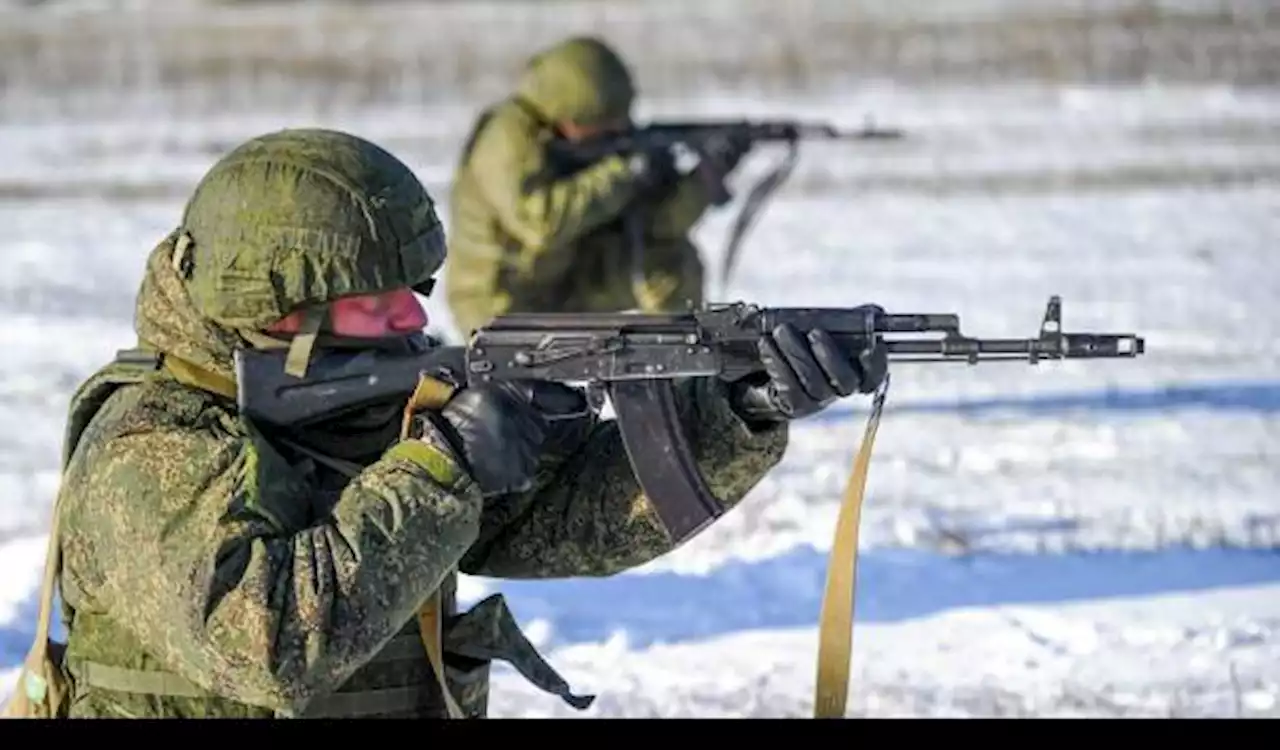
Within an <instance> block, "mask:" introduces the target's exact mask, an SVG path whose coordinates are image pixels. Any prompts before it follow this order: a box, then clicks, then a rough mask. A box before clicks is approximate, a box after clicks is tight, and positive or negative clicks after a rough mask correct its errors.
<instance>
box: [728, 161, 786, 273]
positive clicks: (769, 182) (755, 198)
mask: <svg viewBox="0 0 1280 750" xmlns="http://www.w3.org/2000/svg"><path fill="white" fill-rule="evenodd" d="M787 147H788V150H787V156H786V158H784V159H783V160H782V161H781V162H780V163H779V164H778V165H777V166H776V167H774V168H773V170H772V171H771V172H769V173H768V174H766V175H765V176H764V177H762V178H760V181H759V182H757V183H756V184H755V185H753V186H752V187H751V190H750V191H748V193H747V199H746V200H745V201H743V203H742V210H741V211H739V212H738V215H737V217H735V218H734V221H733V227H732V228H731V229H730V230H729V241H728V242H727V243H726V244H725V249H724V254H723V255H721V256H720V294H721V295H724V294H725V293H726V290H727V289H728V287H729V275H730V274H732V273H733V267H734V263H735V262H736V261H737V258H738V250H739V248H740V247H741V246H742V240H743V238H744V237H745V236H746V234H747V231H748V230H749V229H751V225H752V224H754V223H755V220H756V219H757V218H758V217H759V216H760V211H761V209H762V208H763V206H764V202H765V201H766V200H768V198H769V196H770V195H772V194H773V192H774V191H775V190H777V189H778V188H779V187H781V186H782V183H783V182H786V180H787V178H788V177H790V176H791V172H792V170H794V169H795V166H796V162H797V161H798V159H799V156H800V143H799V142H798V141H788V142H787Z"/></svg>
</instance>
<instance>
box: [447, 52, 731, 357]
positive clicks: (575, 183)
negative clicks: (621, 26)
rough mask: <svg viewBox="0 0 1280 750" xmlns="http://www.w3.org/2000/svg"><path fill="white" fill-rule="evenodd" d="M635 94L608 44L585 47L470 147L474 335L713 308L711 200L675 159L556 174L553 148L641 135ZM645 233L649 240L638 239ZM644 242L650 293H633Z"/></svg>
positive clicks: (637, 289) (453, 269) (536, 79)
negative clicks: (624, 130)
mask: <svg viewBox="0 0 1280 750" xmlns="http://www.w3.org/2000/svg"><path fill="white" fill-rule="evenodd" d="M634 99H635V86H634V84H633V81H632V77H631V74H630V73H629V71H628V70H627V67H626V65H625V64H624V63H623V61H622V60H621V59H620V58H619V57H618V55H617V54H616V53H615V52H614V51H613V50H611V49H610V48H609V47H608V46H607V45H605V44H604V43H603V42H601V41H599V40H597V39H594V38H590V37H574V38H570V39H567V40H565V41H563V42H561V43H560V44H558V45H555V46H553V47H551V48H550V49H548V50H545V51H544V52H542V53H541V54H539V55H536V56H535V57H534V58H533V59H532V60H531V61H530V62H529V64H528V65H527V67H526V69H525V71H524V73H523V75H522V77H521V79H520V81H519V83H518V85H517V87H516V92H515V93H514V95H513V96H511V97H510V98H509V99H507V100H505V101H502V102H500V103H498V104H497V105H495V106H493V107H491V108H490V109H488V110H487V111H485V112H484V113H483V114H482V115H481V116H480V118H479V120H478V122H477V123H476V125H475V127H474V129H473V131H472V134H471V136H470V138H468V141H467V143H466V145H465V146H464V148H463V153H462V158H461V161H460V164H459V167H458V170H457V173H456V175H455V177H454V183H453V191H452V195H451V196H450V206H449V209H450V223H449V262H448V263H447V264H446V266H445V294H446V297H447V300H448V303H449V309H450V312H451V313H452V315H453V318H454V323H455V324H456V325H457V327H458V329H459V331H460V332H461V333H462V334H463V335H464V336H465V335H467V334H469V333H470V332H471V331H473V330H475V329H476V328H477V327H479V326H481V325H483V324H484V323H486V322H487V321H488V320H490V319H491V318H492V317H494V316H496V315H501V314H503V313H507V312H549V311H563V312H604V311H611V310H626V309H638V310H643V311H646V312H660V311H667V310H675V309H685V308H686V307H687V306H688V305H689V304H692V305H695V306H697V305H701V304H702V301H703V285H704V270H703V263H702V259H701V258H700V257H699V254H698V249H697V248H696V247H695V246H694V244H693V242H692V241H691V240H690V238H689V233H690V231H691V230H692V228H693V227H694V225H695V224H696V223H697V222H698V220H699V219H700V218H701V217H702V215H703V213H704V212H705V211H706V210H707V208H708V206H709V205H710V201H711V197H712V195H711V192H710V191H709V190H708V186H707V184H706V183H705V182H704V181H703V180H702V179H701V178H699V177H697V176H696V175H693V174H687V175H685V174H680V173H678V172H677V171H676V169H675V165H674V161H673V159H672V157H671V155H670V154H667V153H656V154H637V155H634V157H632V158H628V157H624V156H613V157H609V158H606V159H603V160H601V161H599V162H596V163H594V164H592V165H589V166H586V167H583V168H580V169H579V168H577V166H576V165H563V164H556V163H552V161H551V160H550V159H549V157H548V155H547V153H546V145H547V143H548V142H549V141H550V140H551V139H553V138H569V139H575V140H576V139H580V138H584V137H589V136H591V135H594V134H597V133H600V132H607V131H609V130H612V129H616V128H618V127H623V126H626V125H629V124H630V121H631V108H632V103H633V100H634ZM750 147H751V144H750V142H740V141H738V140H736V139H734V138H726V139H725V140H724V141H723V142H722V143H713V144H712V145H711V147H710V148H709V149H708V157H709V158H713V159H715V161H716V162H717V163H718V165H719V167H720V168H721V171H723V172H724V173H725V174H728V173H729V172H731V171H732V170H733V169H734V168H735V167H736V166H737V164H738V163H739V162H740V160H741V159H742V157H743V156H744V155H745V154H746V153H747V151H748V150H749V149H750ZM627 221H635V222H636V224H635V225H634V227H635V228H636V229H638V230H639V231H638V233H637V235H632V234H630V233H629V232H628V229H629V227H628V226H627V224H626V222H627ZM633 238H638V239H639V241H640V243H641V244H642V247H643V251H642V253H641V257H642V259H643V260H642V268H643V281H642V283H640V284H635V283H633V276H632V256H631V253H632V252H633V250H632V245H631V242H632V241H633Z"/></svg>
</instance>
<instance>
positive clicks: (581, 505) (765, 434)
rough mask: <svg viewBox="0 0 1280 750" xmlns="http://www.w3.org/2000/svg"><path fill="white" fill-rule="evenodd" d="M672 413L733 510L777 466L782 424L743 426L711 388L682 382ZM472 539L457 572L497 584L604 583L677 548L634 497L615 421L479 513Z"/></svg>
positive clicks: (636, 491)
mask: <svg viewBox="0 0 1280 750" xmlns="http://www.w3.org/2000/svg"><path fill="white" fill-rule="evenodd" d="M680 392H681V396H680V408H681V413H682V414H683V415H684V419H683V421H684V423H685V429H686V431H687V432H688V434H689V437H690V442H691V444H692V447H693V450H694V454H695V457H696V459H697V464H698V468H699V470H700V471H701V472H702V475H703V477H705V478H706V480H707V483H708V486H709V487H710V488H711V490H712V492H714V493H715V495H716V497H717V498H719V499H720V500H721V502H723V503H725V504H726V505H728V506H733V505H736V504H737V503H738V502H739V501H741V500H742V498H743V497H744V496H745V495H746V494H747V492H748V491H750V490H751V488H752V487H754V486H755V485H756V484H757V483H758V482H759V481H760V479H761V478H763V477H764V475H765V474H766V473H767V472H768V471H769V470H770V469H772V468H773V467H774V466H775V465H776V464H777V463H778V461H779V460H781V458H782V455H783V452H784V450H785V449H786V445H787V438H788V427H787V425H786V424H785V423H781V424H776V425H773V426H770V427H764V428H759V427H750V426H748V425H747V424H746V423H745V422H743V421H742V419H740V418H739V417H738V416H737V415H736V414H734V413H733V411H732V410H731V409H730V407H729V403H728V400H727V399H726V398H725V397H724V395H723V389H722V386H721V384H720V383H719V381H716V380H714V379H699V380H693V381H687V382H685V383H682V384H681V390H680ZM481 527H482V530H481V536H480V540H479V541H478V542H477V543H476V545H475V546H474V547H473V548H472V549H471V551H469V552H468V553H467V555H466V556H465V557H464V558H463V560H462V563H461V564H460V569H461V570H462V571H463V572H465V573H468V574H471V575H482V576H494V577H501V578H555V577H563V576H607V575H612V574H614V573H618V572H621V571H623V570H626V569H629V568H633V567H636V566H638V565H642V564H644V563H646V562H648V561H650V560H653V559H654V558H656V557H659V556H660V555H663V554H665V553H666V552H669V551H670V550H672V549H673V548H674V547H675V546H676V540H673V539H672V538H671V537H670V536H669V535H668V534H667V532H666V531H665V529H664V528H663V526H662V524H661V523H660V521H659V520H658V518H657V516H656V515H655V513H654V510H653V506H652V505H650V503H649V501H648V499H647V498H646V497H645V495H644V493H643V492H642V491H641V490H640V487H639V485H638V484H637V482H636V479H635V476H634V473H633V472H632V469H631V465H630V462H629V461H628V459H627V455H626V449H625V447H624V446H623V443H622V437H621V434H620V433H619V431H618V425H617V422H616V421H614V420H609V421H605V422H601V423H599V424H597V425H596V426H595V427H594V429H593V432H592V434H591V435H590V436H589V437H588V438H587V440H586V441H585V442H584V443H583V444H582V447H581V448H580V449H578V450H577V451H575V452H574V453H572V455H571V456H570V457H569V458H568V460H567V461H566V462H564V463H563V464H562V465H561V466H560V467H559V469H558V470H557V471H556V472H555V473H554V475H553V476H551V477H549V478H548V481H546V482H544V483H543V485H542V489H540V490H539V491H535V492H533V493H530V494H528V495H527V496H524V497H521V498H511V499H510V500H509V501H508V499H506V498H504V499H503V501H501V502H497V503H494V504H493V505H492V506H491V507H489V508H486V511H485V514H484V516H483V518H482V521H481Z"/></svg>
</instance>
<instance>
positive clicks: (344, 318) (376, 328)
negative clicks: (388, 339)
mask: <svg viewBox="0 0 1280 750" xmlns="http://www.w3.org/2000/svg"><path fill="white" fill-rule="evenodd" d="M302 318H303V313H302V311H301V310H298V311H295V312H293V313H290V314H289V315H287V316H285V317H283V318H281V319H280V320H279V321H277V322H275V323H273V324H272V325H271V326H269V327H268V328H267V330H268V331H269V332H272V333H284V334H293V333H297V332H298V330H299V329H300V328H301V326H302ZM426 325H427V311H426V310H424V309H422V305H421V304H420V303H419V302H418V298H417V297H416V296H415V295H414V293H413V291H412V290H410V289H395V290H392V291H389V292H382V293H380V294H358V295H353V296H351V297H341V298H339V299H336V300H334V301H333V302H332V303H330V305H329V329H330V331H331V332H332V333H333V334H334V335H337V336H350V337H353V338H379V337H382V336H399V335H403V334H406V333H414V332H416V331H420V330H422V329H423V328H425V327H426Z"/></svg>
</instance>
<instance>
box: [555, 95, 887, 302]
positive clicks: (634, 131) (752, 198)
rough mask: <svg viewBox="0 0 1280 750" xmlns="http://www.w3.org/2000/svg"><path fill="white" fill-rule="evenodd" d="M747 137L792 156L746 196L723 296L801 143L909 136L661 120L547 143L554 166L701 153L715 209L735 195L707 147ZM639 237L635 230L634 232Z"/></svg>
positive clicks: (780, 123) (637, 256) (636, 262)
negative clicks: (741, 249) (678, 152)
mask: <svg viewBox="0 0 1280 750" xmlns="http://www.w3.org/2000/svg"><path fill="white" fill-rule="evenodd" d="M725 135H728V136H731V137H737V138H742V139H745V140H747V141H750V142H751V143H753V144H755V143H785V144H786V145H787V155H786V157H785V158H784V159H783V161H781V162H780V163H779V164H778V165H777V166H776V167H774V168H773V170H772V171H771V172H769V173H768V174H766V175H765V176H764V177H762V178H761V179H760V181H759V182H757V183H756V184H755V185H754V186H753V187H752V188H751V190H750V191H749V192H748V193H747V198H746V200H745V201H743V205H742V210H741V211H740V212H739V213H738V216H737V217H736V218H735V219H734V222H733V227H732V228H731V229H730V231H729V240H728V243H727V246H726V248H725V251H724V254H723V256H722V257H721V261H720V272H719V277H720V280H719V284H720V289H721V290H722V291H723V290H725V288H726V285H727V284H728V283H729V275H730V274H731V273H732V271H733V266H734V264H735V262H736V260H737V256H738V249H739V247H740V245H741V243H742V239H743V237H744V236H746V233H747V231H748V230H749V229H750V228H751V224H752V223H754V221H755V220H756V219H757V218H758V217H759V213H760V210H761V208H762V207H763V206H764V203H765V201H766V200H768V198H769V196H770V195H772V194H773V192H774V191H775V190H777V189H778V188H779V187H780V186H781V185H782V183H783V182H785V181H786V179H787V178H788V177H790V176H791V172H792V170H793V169H794V168H795V165H796V162H797V160H798V159H799V155H800V141H803V140H825V141H884V140H898V139H900V138H903V137H904V133H903V132H902V131H901V130H899V129H896V128H880V127H876V126H874V125H872V124H871V123H867V124H865V125H864V126H863V127H861V128H858V129H856V130H842V129H840V128H838V127H836V126H835V125H831V124H829V123H822V122H804V121H800V120H705V121H696V120H690V121H659V122H653V123H650V124H648V125H643V126H637V127H633V128H630V129H626V130H622V131H618V132H611V133H607V134H604V135H600V136H595V137H591V138H587V139H584V140H580V141H570V140H567V139H556V140H553V141H551V143H550V144H548V153H549V155H550V156H551V157H552V162H553V163H555V162H559V163H562V164H568V165H575V166H576V165H586V164H593V163H595V162H597V161H599V160H601V159H604V158H605V157H608V156H617V155H622V156H627V155H631V154H637V153H652V152H656V151H661V150H667V149H672V148H677V147H681V148H685V149H688V150H689V151H691V152H693V153H695V154H697V156H698V166H697V172H698V174H699V176H700V177H701V178H702V180H703V183H704V185H706V187H707V190H708V191H709V194H710V196H711V204H712V205H714V206H723V205H725V204H727V203H728V202H729V201H730V200H731V199H732V196H731V195H730V194H729V192H728V190H727V189H726V188H725V185H724V178H725V176H726V175H724V174H723V173H722V172H721V169H720V168H719V165H717V164H715V163H714V160H712V159H709V158H707V145H708V143H709V142H710V140H711V139H712V138H716V137H721V136H725ZM633 233H634V230H633ZM631 242H632V244H633V246H634V247H633V259H632V269H633V271H632V275H633V276H636V277H637V278H636V279H635V281H636V282H637V283H638V282H639V281H640V278H638V276H639V274H640V267H641V255H642V253H643V249H642V248H641V247H640V246H639V239H638V237H632V239H631Z"/></svg>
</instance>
